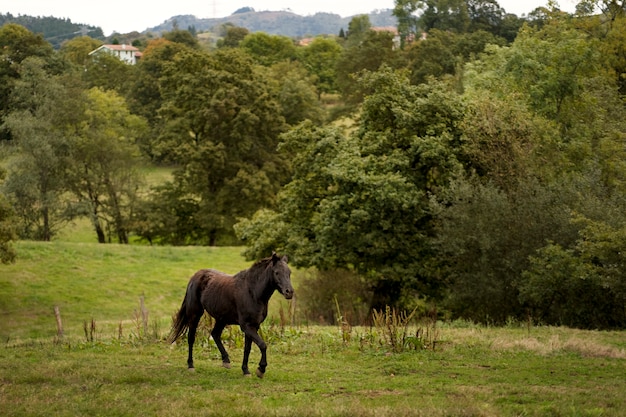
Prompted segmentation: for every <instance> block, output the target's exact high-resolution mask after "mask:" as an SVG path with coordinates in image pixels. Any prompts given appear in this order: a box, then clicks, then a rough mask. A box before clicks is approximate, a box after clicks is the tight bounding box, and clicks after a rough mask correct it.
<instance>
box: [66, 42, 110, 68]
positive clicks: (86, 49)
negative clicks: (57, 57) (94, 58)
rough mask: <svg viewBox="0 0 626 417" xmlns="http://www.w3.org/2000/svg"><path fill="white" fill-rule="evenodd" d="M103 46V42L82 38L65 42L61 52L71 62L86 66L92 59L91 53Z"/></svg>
mask: <svg viewBox="0 0 626 417" xmlns="http://www.w3.org/2000/svg"><path fill="white" fill-rule="evenodd" d="M101 45H102V42H101V41H99V40H97V39H93V38H90V37H89V36H80V37H77V38H73V39H71V40H69V41H66V42H64V43H63V45H62V46H61V49H60V50H59V52H60V54H61V55H62V56H63V57H64V58H65V59H66V60H68V61H69V62H71V63H73V64H75V65H79V66H85V65H86V64H87V63H88V62H89V61H90V59H91V58H90V57H89V53H90V52H91V51H93V50H95V49H97V48H98V47H99V46H101Z"/></svg>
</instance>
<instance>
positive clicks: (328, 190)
mask: <svg viewBox="0 0 626 417" xmlns="http://www.w3.org/2000/svg"><path fill="white" fill-rule="evenodd" d="M363 82H364V84H366V88H368V89H369V90H370V91H373V94H371V95H370V96H368V97H367V99H366V101H365V103H364V105H363V112H362V115H361V119H360V120H361V121H360V128H359V130H358V131H356V132H354V134H353V135H351V136H349V137H345V136H343V135H341V133H340V132H339V131H337V130H334V129H329V128H314V127H313V126H312V125H311V124H303V125H301V126H299V127H298V128H297V129H295V130H292V131H291V132H289V133H288V134H286V135H284V136H283V145H282V146H283V148H284V149H285V150H286V151H287V152H289V153H291V154H294V155H295V157H294V160H293V165H294V175H293V179H292V181H291V182H290V183H289V184H288V185H287V186H286V187H285V189H284V191H283V192H282V193H281V195H280V197H279V209H278V212H275V213H270V212H263V213H260V214H259V215H258V216H256V217H255V218H253V219H252V220H251V221H243V222H241V223H240V224H239V225H238V226H237V227H236V230H237V232H238V235H239V237H240V238H242V239H244V240H245V241H246V242H249V245H250V249H249V250H248V252H247V254H248V256H250V257H256V256H258V254H259V253H261V251H265V250H267V247H268V246H270V247H271V246H274V247H277V248H280V250H282V251H284V252H286V253H290V254H291V255H292V258H293V261H294V262H295V264H296V265H300V266H315V267H317V268H319V269H323V270H324V269H333V268H346V269H353V270H355V271H356V272H357V273H359V274H361V275H362V276H364V277H367V280H368V281H369V282H370V285H371V288H372V289H373V290H374V293H375V294H376V297H375V299H374V300H373V305H374V306H380V305H383V306H384V305H385V304H389V303H400V302H403V301H401V300H403V299H404V297H407V298H406V299H405V301H408V300H409V299H410V297H409V296H408V294H409V293H411V292H412V291H416V290H420V291H429V290H432V289H433V287H436V284H435V283H427V282H425V281H424V280H423V278H422V277H423V272H424V269H423V261H424V257H425V255H426V253H428V251H429V245H428V238H427V236H428V234H429V233H430V229H431V216H430V214H429V212H428V194H427V193H428V192H429V191H431V192H432V191H435V190H436V189H437V188H438V187H440V186H443V185H445V183H446V182H447V181H448V178H449V177H450V175H451V174H452V173H453V172H454V171H455V170H456V169H457V168H458V163H457V160H456V157H455V153H456V152H457V149H456V148H457V147H458V140H459V136H458V134H459V131H458V129H457V124H458V122H459V118H460V116H461V114H462V112H461V104H460V102H459V101H458V98H457V97H455V96H454V94H451V93H449V92H448V91H446V90H445V88H444V87H443V86H441V85H437V86H423V87H415V86H407V82H406V78H404V77H403V76H402V75H401V74H398V73H395V72H393V71H392V70H390V69H386V70H384V71H381V72H380V73H375V74H371V75H370V76H369V77H366V78H364V80H363ZM267 229H270V230H271V231H269V232H268V230H267ZM261 237H262V238H261ZM257 239H258V240H257ZM409 303H410V302H409Z"/></svg>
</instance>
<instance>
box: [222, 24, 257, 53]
mask: <svg viewBox="0 0 626 417" xmlns="http://www.w3.org/2000/svg"><path fill="white" fill-rule="evenodd" d="M249 34H250V31H249V30H248V29H246V28H244V27H239V26H234V25H232V24H225V25H224V29H223V32H222V33H221V36H222V39H219V40H218V41H217V47H218V48H237V47H238V46H239V44H240V43H241V41H242V40H244V38H245V37H246V36H248V35H249Z"/></svg>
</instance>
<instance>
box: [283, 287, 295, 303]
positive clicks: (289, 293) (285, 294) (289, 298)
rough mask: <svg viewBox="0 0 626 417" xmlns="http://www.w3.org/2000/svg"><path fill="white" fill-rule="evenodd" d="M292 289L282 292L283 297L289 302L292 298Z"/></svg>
mask: <svg viewBox="0 0 626 417" xmlns="http://www.w3.org/2000/svg"><path fill="white" fill-rule="evenodd" d="M293 294H294V291H293V288H285V289H284V290H283V296H284V297H285V298H286V299H287V300H291V299H292V298H293Z"/></svg>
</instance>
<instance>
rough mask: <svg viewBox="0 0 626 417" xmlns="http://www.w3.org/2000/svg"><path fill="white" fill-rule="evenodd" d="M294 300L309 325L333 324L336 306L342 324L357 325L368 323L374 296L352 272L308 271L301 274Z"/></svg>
mask: <svg viewBox="0 0 626 417" xmlns="http://www.w3.org/2000/svg"><path fill="white" fill-rule="evenodd" d="M297 297H298V300H299V303H300V307H299V308H300V310H301V312H302V314H303V316H304V317H305V318H306V319H307V321H309V322H313V323H320V324H333V323H335V319H336V315H337V311H336V310H337V308H336V306H339V307H338V310H339V311H340V312H341V316H342V319H343V320H344V321H346V322H347V323H349V324H351V325H359V324H367V323H368V321H369V318H370V305H371V300H372V298H373V293H372V291H371V290H370V289H369V288H368V285H367V283H366V282H365V281H364V280H363V278H362V277H360V276H358V275H357V274H355V273H354V272H351V271H347V270H329V271H318V270H315V269H310V270H307V271H304V272H303V273H301V277H300V279H299V283H298V291H297Z"/></svg>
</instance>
